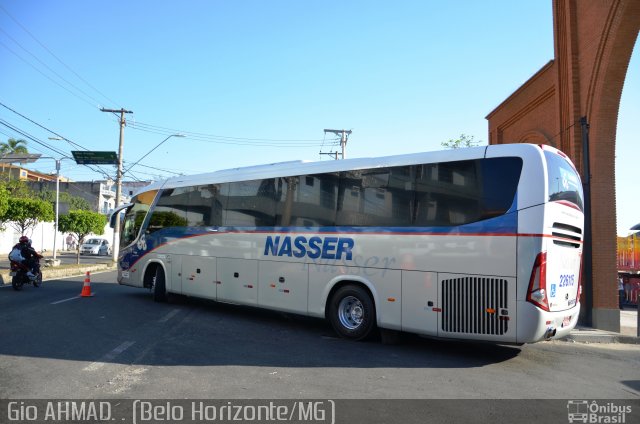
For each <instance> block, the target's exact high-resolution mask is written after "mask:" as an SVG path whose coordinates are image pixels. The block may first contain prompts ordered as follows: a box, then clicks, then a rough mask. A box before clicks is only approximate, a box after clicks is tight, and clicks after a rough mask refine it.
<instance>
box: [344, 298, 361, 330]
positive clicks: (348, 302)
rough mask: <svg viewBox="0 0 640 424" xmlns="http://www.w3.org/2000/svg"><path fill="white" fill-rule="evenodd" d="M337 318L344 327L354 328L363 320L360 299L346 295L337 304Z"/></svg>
mask: <svg viewBox="0 0 640 424" xmlns="http://www.w3.org/2000/svg"><path fill="white" fill-rule="evenodd" d="M338 319H339V320H340V324H342V326H343V327H344V328H347V329H349V330H355V329H357V328H358V327H360V325H362V321H364V306H363V305H362V302H361V301H360V299H358V298H357V297H354V296H347V297H345V298H343V299H342V300H341V301H340V304H339V305H338Z"/></svg>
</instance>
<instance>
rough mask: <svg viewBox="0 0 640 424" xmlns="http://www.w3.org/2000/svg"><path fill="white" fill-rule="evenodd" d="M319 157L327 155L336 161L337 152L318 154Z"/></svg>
mask: <svg viewBox="0 0 640 424" xmlns="http://www.w3.org/2000/svg"><path fill="white" fill-rule="evenodd" d="M320 155H321V156H322V155H329V156H333V158H334V159H335V160H338V152H327V153H322V152H320Z"/></svg>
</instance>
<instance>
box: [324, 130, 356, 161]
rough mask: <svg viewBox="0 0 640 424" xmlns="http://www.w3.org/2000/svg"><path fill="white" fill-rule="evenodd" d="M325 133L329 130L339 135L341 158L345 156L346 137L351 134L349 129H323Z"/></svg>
mask: <svg viewBox="0 0 640 424" xmlns="http://www.w3.org/2000/svg"><path fill="white" fill-rule="evenodd" d="M324 132H325V134H326V133H328V132H330V133H334V134H335V135H339V136H340V147H342V159H344V158H345V149H346V147H347V138H348V136H349V135H351V130H349V131H345V130H324Z"/></svg>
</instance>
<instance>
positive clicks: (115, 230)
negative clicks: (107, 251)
mask: <svg viewBox="0 0 640 424" xmlns="http://www.w3.org/2000/svg"><path fill="white" fill-rule="evenodd" d="M100 110H101V111H102V112H110V113H119V114H120V144H119V145H118V173H117V174H116V204H115V207H114V209H115V208H117V207H118V206H120V198H121V197H122V153H123V152H122V151H123V146H124V127H125V125H126V124H127V121H126V120H125V119H124V114H125V113H133V112H132V111H130V110H125V109H119V110H118V109H105V108H101V109H100ZM119 248H120V220H119V219H116V225H115V226H114V228H113V249H112V252H113V261H114V262H116V261H117V260H118V250H119Z"/></svg>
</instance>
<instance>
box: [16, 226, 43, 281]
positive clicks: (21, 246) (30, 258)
mask: <svg viewBox="0 0 640 424" xmlns="http://www.w3.org/2000/svg"><path fill="white" fill-rule="evenodd" d="M13 250H19V251H20V254H21V255H22V261H16V262H20V263H22V264H23V265H24V266H26V267H27V277H29V278H30V279H33V278H35V274H34V273H33V271H35V270H36V269H35V268H36V267H37V265H38V259H40V258H42V255H41V254H39V253H38V252H36V250H35V249H34V248H33V247H31V240H30V239H29V237H27V236H22V237H20V239H19V240H18V243H17V244H16V245H15V246H13V248H12V251H13ZM10 259H12V260H15V259H13V258H11V257H10Z"/></svg>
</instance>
